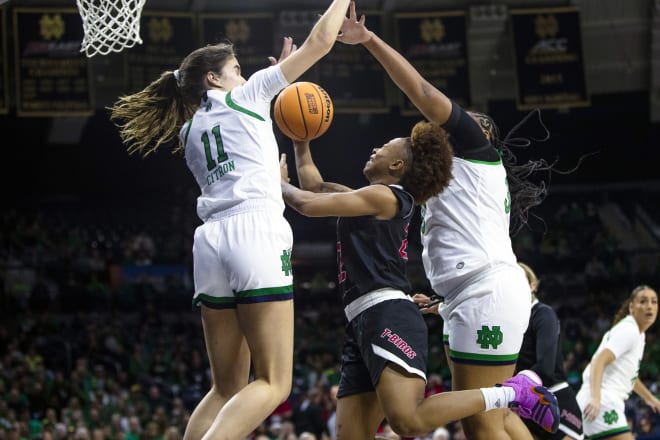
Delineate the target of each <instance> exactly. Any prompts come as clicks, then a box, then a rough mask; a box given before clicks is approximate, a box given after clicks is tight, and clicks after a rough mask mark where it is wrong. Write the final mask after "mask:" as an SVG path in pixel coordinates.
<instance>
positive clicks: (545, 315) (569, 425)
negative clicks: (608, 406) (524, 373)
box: [504, 263, 584, 440]
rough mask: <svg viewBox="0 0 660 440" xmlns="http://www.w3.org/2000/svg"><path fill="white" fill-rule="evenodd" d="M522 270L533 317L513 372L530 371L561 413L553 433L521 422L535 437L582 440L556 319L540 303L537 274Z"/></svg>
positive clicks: (578, 415) (577, 407) (529, 268)
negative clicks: (548, 390) (550, 395)
mask: <svg viewBox="0 0 660 440" xmlns="http://www.w3.org/2000/svg"><path fill="white" fill-rule="evenodd" d="M518 264H519V265H520V267H522V268H523V270H524V271H525V276H526V277H527V281H528V282H529V287H530V289H531V291H532V298H531V300H532V314H531V316H530V318H529V327H527V331H526V332H525V335H524V336H523V343H522V347H521V348H520V355H519V356H518V363H517V364H516V371H520V370H527V369H529V370H533V371H534V372H536V373H537V374H538V375H539V376H540V377H541V379H542V380H543V383H544V384H546V386H547V387H548V388H549V389H550V390H551V391H552V392H553V393H555V396H557V401H558V402H559V409H560V412H561V415H560V420H559V429H558V430H557V432H556V433H555V434H550V433H547V432H545V431H543V430H540V429H538V426H536V425H534V424H533V423H529V422H528V421H526V420H523V422H525V424H526V425H527V428H528V429H529V430H530V432H531V433H532V434H533V435H534V437H535V438H537V439H541V440H571V439H575V440H582V439H583V438H584V434H583V433H582V411H581V410H580V406H579V405H578V403H577V400H576V398H575V391H573V389H572V388H571V387H570V385H569V384H568V382H567V381H566V374H565V373H564V370H563V368H562V360H563V357H562V354H561V346H560V337H559V329H560V325H559V318H558V317H557V314H556V313H555V311H554V310H553V309H552V307H550V306H549V305H547V304H545V303H543V302H541V301H539V299H538V298H537V297H536V292H537V290H538V288H539V283H540V281H539V279H538V277H537V276H536V273H535V272H534V271H533V270H532V268H531V267H529V266H528V265H527V264H524V263H518ZM509 417H513V415H510V416H507V417H506V418H505V419H504V424H505V427H508V424H509V422H510V420H509Z"/></svg>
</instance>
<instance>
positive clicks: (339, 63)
mask: <svg viewBox="0 0 660 440" xmlns="http://www.w3.org/2000/svg"><path fill="white" fill-rule="evenodd" d="M365 14H366V16H367V25H368V26H369V29H370V30H372V31H373V32H374V33H375V34H376V35H381V34H382V32H381V29H382V13H380V12H376V11H371V12H370V11H366V12H365ZM318 74H319V79H318V82H319V85H321V86H322V87H323V88H324V89H326V90H327V91H328V93H329V94H330V96H332V103H333V105H334V108H335V112H336V113H359V112H364V111H366V112H370V113H385V112H388V111H389V106H388V103H387V83H388V81H389V80H388V78H387V74H386V73H385V70H384V69H383V67H382V66H381V65H380V63H378V61H376V59H375V58H374V57H373V56H372V55H371V54H370V53H369V51H368V50H367V49H365V48H364V47H363V46H362V45H361V44H358V45H347V44H343V43H336V44H335V45H334V46H333V48H332V50H331V51H330V53H328V54H327V55H326V56H324V57H323V58H322V59H321V60H320V61H319V62H318Z"/></svg>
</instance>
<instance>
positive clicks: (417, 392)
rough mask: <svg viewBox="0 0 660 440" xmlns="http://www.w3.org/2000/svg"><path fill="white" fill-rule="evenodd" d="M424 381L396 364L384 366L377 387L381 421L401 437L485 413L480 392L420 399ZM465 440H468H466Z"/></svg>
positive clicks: (437, 395) (459, 392)
mask: <svg viewBox="0 0 660 440" xmlns="http://www.w3.org/2000/svg"><path fill="white" fill-rule="evenodd" d="M424 386H425V381H424V379H422V378H421V377H420V376H417V375H414V374H411V373H409V372H408V371H406V370H404V369H402V368H401V367H399V366H398V365H396V364H392V363H390V364H388V366H387V367H386V368H385V369H384V370H383V372H382V374H381V376H380V381H379V383H378V386H377V390H378V397H379V399H380V402H381V405H382V407H383V410H384V412H385V417H386V418H387V420H388V422H389V423H390V425H391V426H392V428H393V429H394V431H395V432H396V433H397V434H399V435H402V436H405V437H415V436H421V435H424V434H427V433H429V432H430V431H432V430H434V429H435V428H438V427H439V426H444V425H446V424H447V423H449V422H452V421H455V420H458V419H462V418H464V417H467V416H469V415H472V414H475V413H479V412H482V411H484V409H485V401H484V396H483V394H482V393H481V391H480V390H478V389H476V390H466V391H457V392H444V393H439V394H434V395H432V396H430V397H428V398H426V399H425V398H424ZM468 438H469V437H468Z"/></svg>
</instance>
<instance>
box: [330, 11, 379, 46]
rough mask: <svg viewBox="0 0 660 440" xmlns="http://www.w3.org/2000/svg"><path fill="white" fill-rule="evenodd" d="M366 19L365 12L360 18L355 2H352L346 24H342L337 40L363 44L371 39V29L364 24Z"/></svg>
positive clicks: (345, 20)
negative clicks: (356, 11)
mask: <svg viewBox="0 0 660 440" xmlns="http://www.w3.org/2000/svg"><path fill="white" fill-rule="evenodd" d="M365 20H366V18H365V16H364V14H362V15H361V16H360V19H359V20H358V18H357V14H356V13H355V2H354V1H353V2H351V6H350V8H349V13H348V18H344V24H342V26H341V29H340V30H339V35H338V36H337V41H340V42H342V43H344V44H361V43H365V42H367V41H369V39H370V38H371V31H369V29H367V27H366V26H365V25H364V22H365Z"/></svg>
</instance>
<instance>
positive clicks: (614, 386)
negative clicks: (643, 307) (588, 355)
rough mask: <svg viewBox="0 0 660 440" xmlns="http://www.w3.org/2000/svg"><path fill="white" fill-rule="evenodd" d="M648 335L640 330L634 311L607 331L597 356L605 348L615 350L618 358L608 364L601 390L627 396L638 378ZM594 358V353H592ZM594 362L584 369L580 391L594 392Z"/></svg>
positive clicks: (612, 394) (610, 393)
mask: <svg viewBox="0 0 660 440" xmlns="http://www.w3.org/2000/svg"><path fill="white" fill-rule="evenodd" d="M645 341H646V335H645V333H644V332H640V331H639V326H638V325H637V321H635V318H633V316H632V315H628V316H626V317H625V318H624V319H622V320H621V321H619V322H618V323H617V324H616V325H615V326H614V327H612V328H611V329H610V330H609V331H608V332H607V333H605V335H603V339H602V341H601V342H600V345H599V346H598V349H597V350H596V352H595V353H594V356H596V355H597V354H598V353H600V352H601V351H603V350H604V349H606V348H607V349H609V350H610V351H611V352H612V353H614V356H615V359H614V361H612V363H610V364H609V365H607V366H606V367H605V370H604V371H603V382H602V384H601V390H603V392H604V391H607V394H609V395H611V396H613V397H616V398H618V399H627V398H628V397H629V396H630V393H631V392H632V391H633V386H634V385H635V382H636V381H637V374H638V373H639V364H640V363H641V362H642V356H643V355H644V345H645V343H646V342H645ZM592 359H593V357H592ZM590 377H591V362H589V364H588V365H587V366H586V367H585V369H584V372H583V373H582V389H581V392H582V393H585V394H586V395H588V396H591V386H590V384H589V379H590Z"/></svg>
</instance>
